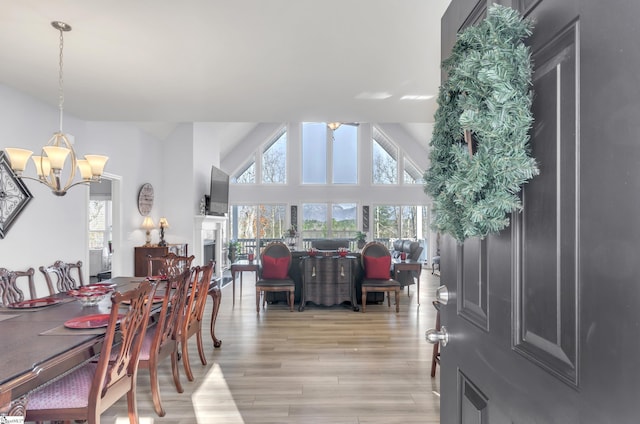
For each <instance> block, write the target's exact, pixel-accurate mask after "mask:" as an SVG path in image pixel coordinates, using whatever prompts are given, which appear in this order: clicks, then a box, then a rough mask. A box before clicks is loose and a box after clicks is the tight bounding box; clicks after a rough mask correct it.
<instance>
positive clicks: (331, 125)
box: [327, 122, 342, 131]
mask: <svg viewBox="0 0 640 424" xmlns="http://www.w3.org/2000/svg"><path fill="white" fill-rule="evenodd" d="M340 125H342V122H329V123H328V124H327V127H329V129H330V130H331V131H335V130H337V129H338V128H340Z"/></svg>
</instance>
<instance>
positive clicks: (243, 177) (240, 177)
mask: <svg viewBox="0 0 640 424" xmlns="http://www.w3.org/2000/svg"><path fill="white" fill-rule="evenodd" d="M232 182H234V183H236V184H255V182H256V159H255V156H254V157H252V158H251V160H250V161H249V162H248V163H247V165H246V166H245V167H243V168H242V169H240V171H239V172H237V173H236V175H234V176H233V178H232Z"/></svg>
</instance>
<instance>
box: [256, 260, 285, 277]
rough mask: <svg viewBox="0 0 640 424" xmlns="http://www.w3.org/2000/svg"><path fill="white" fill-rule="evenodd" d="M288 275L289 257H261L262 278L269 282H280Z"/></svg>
mask: <svg viewBox="0 0 640 424" xmlns="http://www.w3.org/2000/svg"><path fill="white" fill-rule="evenodd" d="M288 275H289V257H288V256H283V257H282V258H273V257H271V256H267V255H264V256H263V257H262V278H265V279H270V280H282V279H285V278H287V277H288Z"/></svg>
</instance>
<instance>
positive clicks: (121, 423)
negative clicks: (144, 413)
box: [115, 417, 153, 424]
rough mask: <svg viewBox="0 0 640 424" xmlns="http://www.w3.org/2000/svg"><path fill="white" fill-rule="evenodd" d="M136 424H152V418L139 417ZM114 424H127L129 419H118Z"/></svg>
mask: <svg viewBox="0 0 640 424" xmlns="http://www.w3.org/2000/svg"><path fill="white" fill-rule="evenodd" d="M138 423H139V424H153V418H152V417H139V418H138ZM115 424H129V417H118V418H116V422H115Z"/></svg>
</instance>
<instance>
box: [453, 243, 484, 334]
mask: <svg viewBox="0 0 640 424" xmlns="http://www.w3.org/2000/svg"><path fill="white" fill-rule="evenodd" d="M486 243H487V240H486V239H485V240H480V239H478V238H474V239H470V240H467V241H466V242H465V243H464V245H463V246H460V250H459V255H460V256H461V258H462V261H461V262H460V263H461V264H462V269H461V270H460V271H458V275H459V278H458V293H460V296H459V297H460V302H458V306H459V310H458V315H460V317H461V318H465V319H467V320H468V321H469V322H471V323H473V324H475V325H477V326H478V327H480V328H482V329H484V330H488V329H489V321H488V314H487V302H488V293H487V292H488V284H487V245H486Z"/></svg>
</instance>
